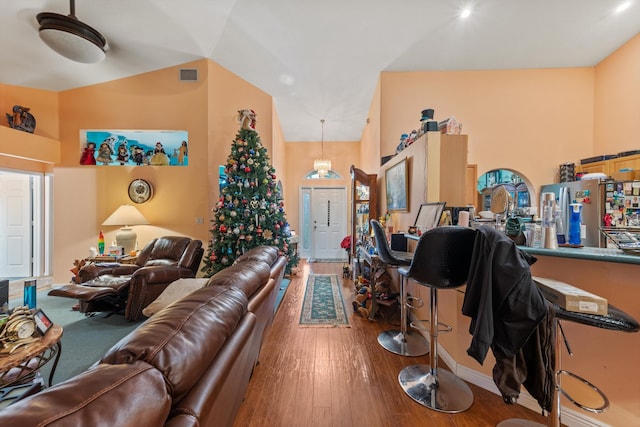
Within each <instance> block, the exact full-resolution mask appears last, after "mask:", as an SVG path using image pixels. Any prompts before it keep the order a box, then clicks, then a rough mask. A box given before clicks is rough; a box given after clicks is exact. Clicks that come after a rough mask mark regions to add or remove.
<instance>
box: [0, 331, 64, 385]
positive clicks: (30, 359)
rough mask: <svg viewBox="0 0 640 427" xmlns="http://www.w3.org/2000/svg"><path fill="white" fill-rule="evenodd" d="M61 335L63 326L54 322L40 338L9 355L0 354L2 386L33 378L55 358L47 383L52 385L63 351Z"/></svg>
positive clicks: (0, 379) (0, 383)
mask: <svg viewBox="0 0 640 427" xmlns="http://www.w3.org/2000/svg"><path fill="white" fill-rule="evenodd" d="M61 337H62V326H60V325H58V324H54V325H53V326H52V327H51V329H49V330H48V331H47V333H46V334H45V335H44V336H43V337H41V338H40V339H39V340H37V341H34V342H32V343H29V344H26V345H24V346H22V347H20V348H18V349H16V350H15V351H14V352H13V353H10V354H8V355H0V388H4V387H10V386H12V385H14V384H19V383H22V382H24V381H26V380H29V379H32V378H33V377H34V376H35V374H36V373H37V372H38V371H39V370H40V368H42V367H43V366H44V365H46V364H47V363H49V362H50V361H51V360H53V365H52V367H51V373H50V374H49V379H48V383H47V387H49V386H51V382H52V380H53V374H55V372H56V367H57V366H58V360H59V359H60V354H61V353H62V344H61V343H60V338H61Z"/></svg>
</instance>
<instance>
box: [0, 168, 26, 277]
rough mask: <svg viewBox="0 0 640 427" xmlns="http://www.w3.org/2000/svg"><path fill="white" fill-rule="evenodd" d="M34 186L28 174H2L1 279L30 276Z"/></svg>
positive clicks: (0, 214) (0, 197) (0, 177)
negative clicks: (32, 194) (32, 188)
mask: <svg viewBox="0 0 640 427" xmlns="http://www.w3.org/2000/svg"><path fill="white" fill-rule="evenodd" d="M31 224H32V210H31V185H30V177H29V175H26V174H16V173H3V172H0V254H1V255H0V277H11V278H18V277H30V276H31V275H32V271H31V258H32V257H31V252H32V239H31Z"/></svg>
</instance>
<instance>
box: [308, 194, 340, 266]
mask: <svg viewBox="0 0 640 427" xmlns="http://www.w3.org/2000/svg"><path fill="white" fill-rule="evenodd" d="M317 190H334V191H336V192H337V195H338V196H339V198H340V206H339V207H338V210H337V211H336V212H335V214H336V216H335V217H334V218H337V220H338V224H337V225H336V226H337V227H338V229H339V235H340V236H341V237H340V239H339V240H338V241H337V242H334V243H335V244H336V245H337V248H338V249H340V250H338V251H337V253H339V254H340V256H339V257H338V258H339V259H342V258H344V259H345V260H346V259H347V254H346V251H344V250H342V249H341V248H340V242H341V241H342V238H344V236H346V235H347V222H348V218H347V211H348V209H347V188H346V187H343V186H336V187H332V186H322V187H310V186H302V187H300V188H299V208H298V218H299V221H300V224H299V227H300V243H299V245H298V253H299V255H300V257H301V258H307V259H312V258H313V257H314V256H315V252H316V250H315V249H314V248H315V246H316V243H317V242H315V241H314V234H315V233H314V229H313V227H314V224H313V218H312V215H313V206H314V192H316V191H317Z"/></svg>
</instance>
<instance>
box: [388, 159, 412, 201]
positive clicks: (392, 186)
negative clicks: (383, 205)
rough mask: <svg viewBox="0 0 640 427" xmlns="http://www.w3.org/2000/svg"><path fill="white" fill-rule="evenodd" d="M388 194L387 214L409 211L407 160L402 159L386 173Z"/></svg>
mask: <svg viewBox="0 0 640 427" xmlns="http://www.w3.org/2000/svg"><path fill="white" fill-rule="evenodd" d="M384 177H385V185H386V193H387V212H406V211H408V210H409V199H408V196H407V194H408V192H409V191H408V190H409V182H408V170H407V159H402V160H400V161H399V162H398V163H396V164H395V165H393V166H391V167H390V168H389V169H387V170H386V172H385V175H384Z"/></svg>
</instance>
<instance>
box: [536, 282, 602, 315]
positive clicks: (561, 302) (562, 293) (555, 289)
mask: <svg viewBox="0 0 640 427" xmlns="http://www.w3.org/2000/svg"><path fill="white" fill-rule="evenodd" d="M533 281H534V282H535V283H536V285H538V288H540V290H541V291H542V294H543V295H544V297H545V298H546V299H547V300H549V301H551V302H552V303H554V304H556V305H558V306H560V307H562V308H564V309H565V310H567V311H575V312H578V313H590V314H599V315H603V316H606V315H607V313H608V312H609V310H608V307H609V304H608V302H607V300H606V299H604V298H602V297H599V296H598V295H594V294H592V293H590V292H587V291H584V290H582V289H580V288H576V287H575V286H572V285H570V284H568V283H564V282H559V281H557V280H552V279H547V278H543V277H533Z"/></svg>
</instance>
